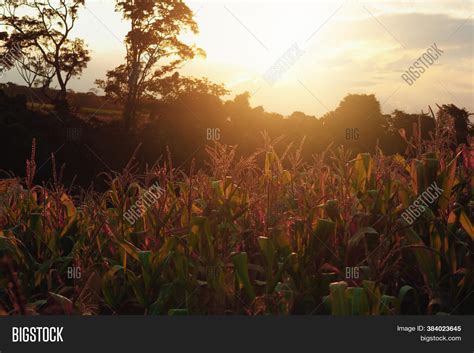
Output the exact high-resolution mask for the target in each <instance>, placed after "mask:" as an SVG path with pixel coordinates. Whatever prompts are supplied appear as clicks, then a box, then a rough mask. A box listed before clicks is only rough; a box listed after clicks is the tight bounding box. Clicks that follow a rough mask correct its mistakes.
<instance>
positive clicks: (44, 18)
mask: <svg viewBox="0 0 474 353" xmlns="http://www.w3.org/2000/svg"><path fill="white" fill-rule="evenodd" d="M83 5H84V0H70V1H69V0H59V1H43V0H36V1H26V2H22V1H16V0H5V1H4V2H3V4H2V10H3V11H2V14H1V15H0V23H2V24H3V25H5V26H6V27H7V30H8V37H7V38H4V43H3V47H4V48H6V49H7V50H9V49H11V48H13V47H14V46H20V47H21V48H22V50H25V51H26V52H27V55H28V57H29V58H36V59H34V60H31V61H28V60H23V62H22V63H23V64H24V65H25V66H26V67H27V68H28V71H29V72H32V73H35V74H36V75H37V76H39V77H42V78H43V81H42V84H43V88H45V89H44V93H45V95H46V96H48V97H49V98H50V100H51V101H52V102H53V103H54V104H55V106H56V109H57V110H59V111H65V112H66V111H68V105H67V85H68V83H69V81H70V80H71V79H72V78H73V77H77V76H80V74H81V73H82V71H83V69H84V68H86V66H87V63H88V61H89V60H90V56H89V51H88V50H87V48H86V45H85V43H84V41H83V40H82V39H78V38H75V39H71V38H70V37H71V31H72V29H73V28H74V25H75V23H76V20H77V17H78V11H79V9H80V7H81V6H83ZM37 58H40V59H39V60H42V65H38V59H37ZM51 71H53V72H54V79H55V82H56V83H57V84H58V85H59V89H58V90H56V91H55V95H54V96H52V97H51V96H49V95H48V93H47V92H48V90H46V88H49V87H50V85H51V83H52V77H51V76H50V75H49V74H47V73H49V72H51ZM49 92H51V91H49Z"/></svg>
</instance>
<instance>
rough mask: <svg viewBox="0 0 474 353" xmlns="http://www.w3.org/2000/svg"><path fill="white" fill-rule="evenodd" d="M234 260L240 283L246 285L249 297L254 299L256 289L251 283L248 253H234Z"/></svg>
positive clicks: (245, 288)
mask: <svg viewBox="0 0 474 353" xmlns="http://www.w3.org/2000/svg"><path fill="white" fill-rule="evenodd" d="M232 262H233V263H234V268H235V275H236V276H237V279H238V281H239V283H240V284H241V285H242V286H243V287H244V290H245V292H246V293H247V295H248V296H249V298H250V299H251V300H254V299H255V291H254V289H253V287H252V284H251V283H250V277H249V270H248V258H247V253H246V252H240V253H236V254H234V255H232Z"/></svg>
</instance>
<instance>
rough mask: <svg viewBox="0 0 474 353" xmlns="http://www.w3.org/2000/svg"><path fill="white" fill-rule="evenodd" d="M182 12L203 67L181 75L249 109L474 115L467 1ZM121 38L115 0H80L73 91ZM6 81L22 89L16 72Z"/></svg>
mask: <svg viewBox="0 0 474 353" xmlns="http://www.w3.org/2000/svg"><path fill="white" fill-rule="evenodd" d="M186 3H187V4H188V6H189V7H190V8H191V9H192V10H193V11H194V13H195V20H196V22H197V23H198V26H199V29H200V32H199V34H197V35H191V34H184V35H183V40H185V41H186V42H188V43H195V44H196V45H197V46H198V47H200V48H202V49H204V50H205V51H206V58H196V59H193V60H192V61H190V62H188V63H186V64H185V65H184V67H183V68H182V69H181V73H182V74H183V75H189V76H195V77H208V78H209V79H210V80H211V81H214V82H217V83H223V84H224V85H225V86H226V87H227V88H228V89H230V90H231V94H230V95H229V97H228V98H229V99H230V98H233V97H234V96H235V95H236V94H240V93H243V92H245V91H248V92H249V93H250V94H251V104H252V105H253V106H259V105H262V106H263V107H264V108H265V110H267V111H272V112H278V113H281V114H284V115H289V114H291V113H292V112H294V111H302V112H304V113H306V114H308V115H315V116H317V117H319V116H322V115H323V114H325V113H326V112H328V111H330V110H333V109H335V108H336V107H337V105H338V103H339V102H340V101H341V99H342V98H344V96H346V95H347V94H349V93H365V94H375V95H376V97H377V99H378V100H379V102H380V103H381V107H382V111H383V112H385V113H390V112H392V111H393V110H394V109H401V110H405V111H407V112H410V113H418V112H421V111H422V110H423V111H425V112H426V111H428V105H431V106H432V107H435V105H436V104H444V103H454V104H456V105H458V106H460V107H465V108H467V109H468V110H469V111H474V95H473V92H474V90H473V85H474V67H473V65H474V62H473V54H474V50H473V42H474V41H473V39H474V38H473V37H474V17H473V13H474V1H466V0H464V1H446V2H442V1H397V2H389V1H383V0H382V1H380V0H379V1H376V2H373V1H372V2H366V1H355V0H353V1H350V0H349V1H337V0H334V1H330V2H322V1H317V0H313V1H289V0H286V1H269V0H268V1H267V0H257V1H250V0H248V1H221V0H214V1H186ZM127 31H128V24H127V23H126V22H124V21H123V20H122V19H121V16H120V14H118V13H116V12H114V2H113V1H112V0H86V7H85V8H84V9H82V10H81V13H80V15H79V21H78V23H77V26H76V28H75V31H74V32H73V34H74V36H77V37H79V38H83V39H84V40H85V41H86V43H87V44H88V46H89V49H90V50H91V54H92V60H91V62H90V63H89V65H88V67H87V69H86V70H85V71H84V72H83V75H82V76H81V78H80V79H79V80H74V81H73V82H71V84H70V88H72V89H74V90H76V91H88V90H89V89H90V88H93V87H95V85H94V81H95V80H96V79H97V78H104V77H105V73H106V71H107V70H109V69H112V68H114V67H116V66H117V65H119V64H121V63H122V62H123V57H124V50H125V49H124V46H123V38H124V36H125V34H126V33H127ZM433 45H434V46H435V47H436V48H438V49H439V51H438V52H437V54H436V58H435V60H431V61H432V63H429V62H428V63H427V62H426V61H425V66H424V67H425V70H424V73H423V74H422V75H421V76H420V77H419V78H417V79H416V80H415V81H413V82H411V85H409V84H408V83H407V82H406V81H405V80H403V78H402V77H401V75H402V74H403V73H404V72H405V71H406V70H408V69H409V68H410V66H413V64H414V62H415V61H417V60H418V58H420V57H421V56H422V55H423V54H424V53H426V51H427V50H428V48H430V47H432V46H433ZM430 52H432V50H430ZM426 63H427V64H426ZM277 65H279V67H280V70H279V71H278V74H276V73H275V68H276V67H277ZM272 73H273V74H272ZM4 80H6V81H12V82H18V83H19V82H21V81H20V80H19V78H18V76H17V75H16V74H15V73H14V72H13V71H10V72H8V73H7V77H6V78H4V79H2V81H4Z"/></svg>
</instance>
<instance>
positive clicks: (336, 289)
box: [329, 281, 349, 315]
mask: <svg viewBox="0 0 474 353" xmlns="http://www.w3.org/2000/svg"><path fill="white" fill-rule="evenodd" d="M346 289H347V282H345V281H341V282H333V283H330V284H329V298H330V299H331V314H332V315H349V300H348V298H347V296H346Z"/></svg>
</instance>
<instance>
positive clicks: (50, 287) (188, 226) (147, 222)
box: [0, 136, 474, 315]
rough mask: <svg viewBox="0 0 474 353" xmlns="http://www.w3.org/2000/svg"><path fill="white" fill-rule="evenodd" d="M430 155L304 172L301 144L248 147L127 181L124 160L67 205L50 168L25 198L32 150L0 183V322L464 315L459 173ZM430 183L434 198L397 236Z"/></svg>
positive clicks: (452, 155) (467, 272) (465, 226)
mask: <svg viewBox="0 0 474 353" xmlns="http://www.w3.org/2000/svg"><path fill="white" fill-rule="evenodd" d="M440 141H441V140H433V141H431V142H430V143H428V142H420V141H418V142H417V141H409V142H410V144H409V145H408V146H409V147H408V150H407V154H406V157H402V156H401V155H394V156H386V155H383V154H382V152H381V151H380V150H378V151H377V153H374V154H369V153H360V154H358V155H353V154H352V153H351V151H349V150H347V149H344V148H343V147H339V148H334V149H330V148H329V149H328V150H326V151H325V152H324V153H321V154H318V155H314V156H313V159H312V161H310V162H308V161H304V160H303V159H302V150H303V148H304V141H303V142H302V143H301V145H299V146H296V147H294V146H291V145H290V146H288V147H285V148H282V147H281V146H280V140H279V139H276V140H271V139H270V138H268V137H267V136H264V141H263V144H262V148H261V149H260V150H258V151H256V152H255V153H254V154H253V155H251V156H247V157H245V158H243V157H237V147H236V146H225V145H221V144H218V143H214V144H213V145H212V146H211V145H210V146H208V147H207V153H208V161H207V162H208V165H207V167H206V168H202V169H197V168H196V167H195V165H194V163H191V166H190V167H189V168H188V170H184V169H183V168H177V167H175V166H173V163H172V159H171V157H168V160H167V161H165V162H162V163H160V164H156V165H154V166H147V167H146V168H144V171H142V172H138V170H139V168H138V166H137V163H136V159H135V158H134V156H132V158H131V160H130V162H129V163H128V165H127V166H126V167H125V168H124V169H123V170H122V171H120V172H108V173H106V174H105V175H103V176H102V177H105V178H106V179H107V183H108V184H107V185H108V188H107V190H105V191H101V192H98V191H94V190H93V189H92V188H90V189H82V190H80V192H78V191H77V190H76V191H73V190H69V189H68V188H67V187H66V186H65V185H64V184H63V183H62V181H61V174H62V173H61V170H60V171H59V172H58V171H57V170H56V166H55V160H54V156H53V170H52V178H51V182H50V183H48V184H43V185H37V184H35V182H34V180H35V171H36V168H37V167H36V162H35V144H36V142H35V141H34V142H33V148H32V155H31V157H30V158H29V159H28V161H27V166H26V175H25V177H23V178H19V177H13V176H10V177H9V178H6V179H2V180H1V181H0V193H1V197H0V199H1V201H0V202H1V203H0V261H1V263H0V271H1V272H0V313H1V314H3V315H37V314H42V315H47V314H61V315H62V314H72V315H108V314H138V315H142V314H144V315H269V314H270V315H303V314H304V315H400V314H442V313H445V314H451V313H452V314H468V313H472V312H474V303H473V296H471V294H472V292H473V290H474V277H473V268H474V266H473V253H472V251H473V240H474V227H473V223H472V216H473V201H472V193H473V190H474V181H473V178H472V173H473V169H472V157H471V155H470V154H468V152H469V151H467V150H460V151H453V150H450V149H449V148H447V147H446V145H443V143H441V142H440ZM433 182H436V183H437V185H439V187H440V188H441V189H442V190H443V193H442V194H441V196H440V197H439V198H438V199H437V200H436V201H435V202H434V203H432V204H431V205H430V207H428V208H427V209H426V210H425V211H424V212H423V213H422V214H421V215H420V216H419V217H418V218H417V219H416V221H415V222H413V223H412V224H408V223H407V222H405V221H404V220H403V218H402V217H401V214H402V213H403V212H404V211H405V210H406V209H407V208H409V206H410V205H411V204H412V203H413V202H414V201H415V200H416V198H417V197H418V196H419V195H420V194H421V193H422V192H423V191H424V190H425V189H426V188H427V187H428V186H429V185H430V184H432V183H433ZM156 183H157V184H158V185H160V187H161V188H162V190H163V193H162V194H160V197H159V198H157V199H156V200H154V201H153V202H152V203H151V204H150V205H147V207H146V208H144V207H142V208H141V212H140V213H139V217H138V219H137V221H136V222H134V223H133V224H131V223H130V222H128V221H127V220H126V219H125V218H124V213H125V212H127V211H128V210H129V209H130V208H131V207H132V206H133V205H134V204H136V203H137V200H139V199H140V198H141V197H142V196H143V195H144V193H145V192H146V191H147V190H148V188H149V187H150V186H151V185H153V184H156ZM71 274H72V275H71Z"/></svg>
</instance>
